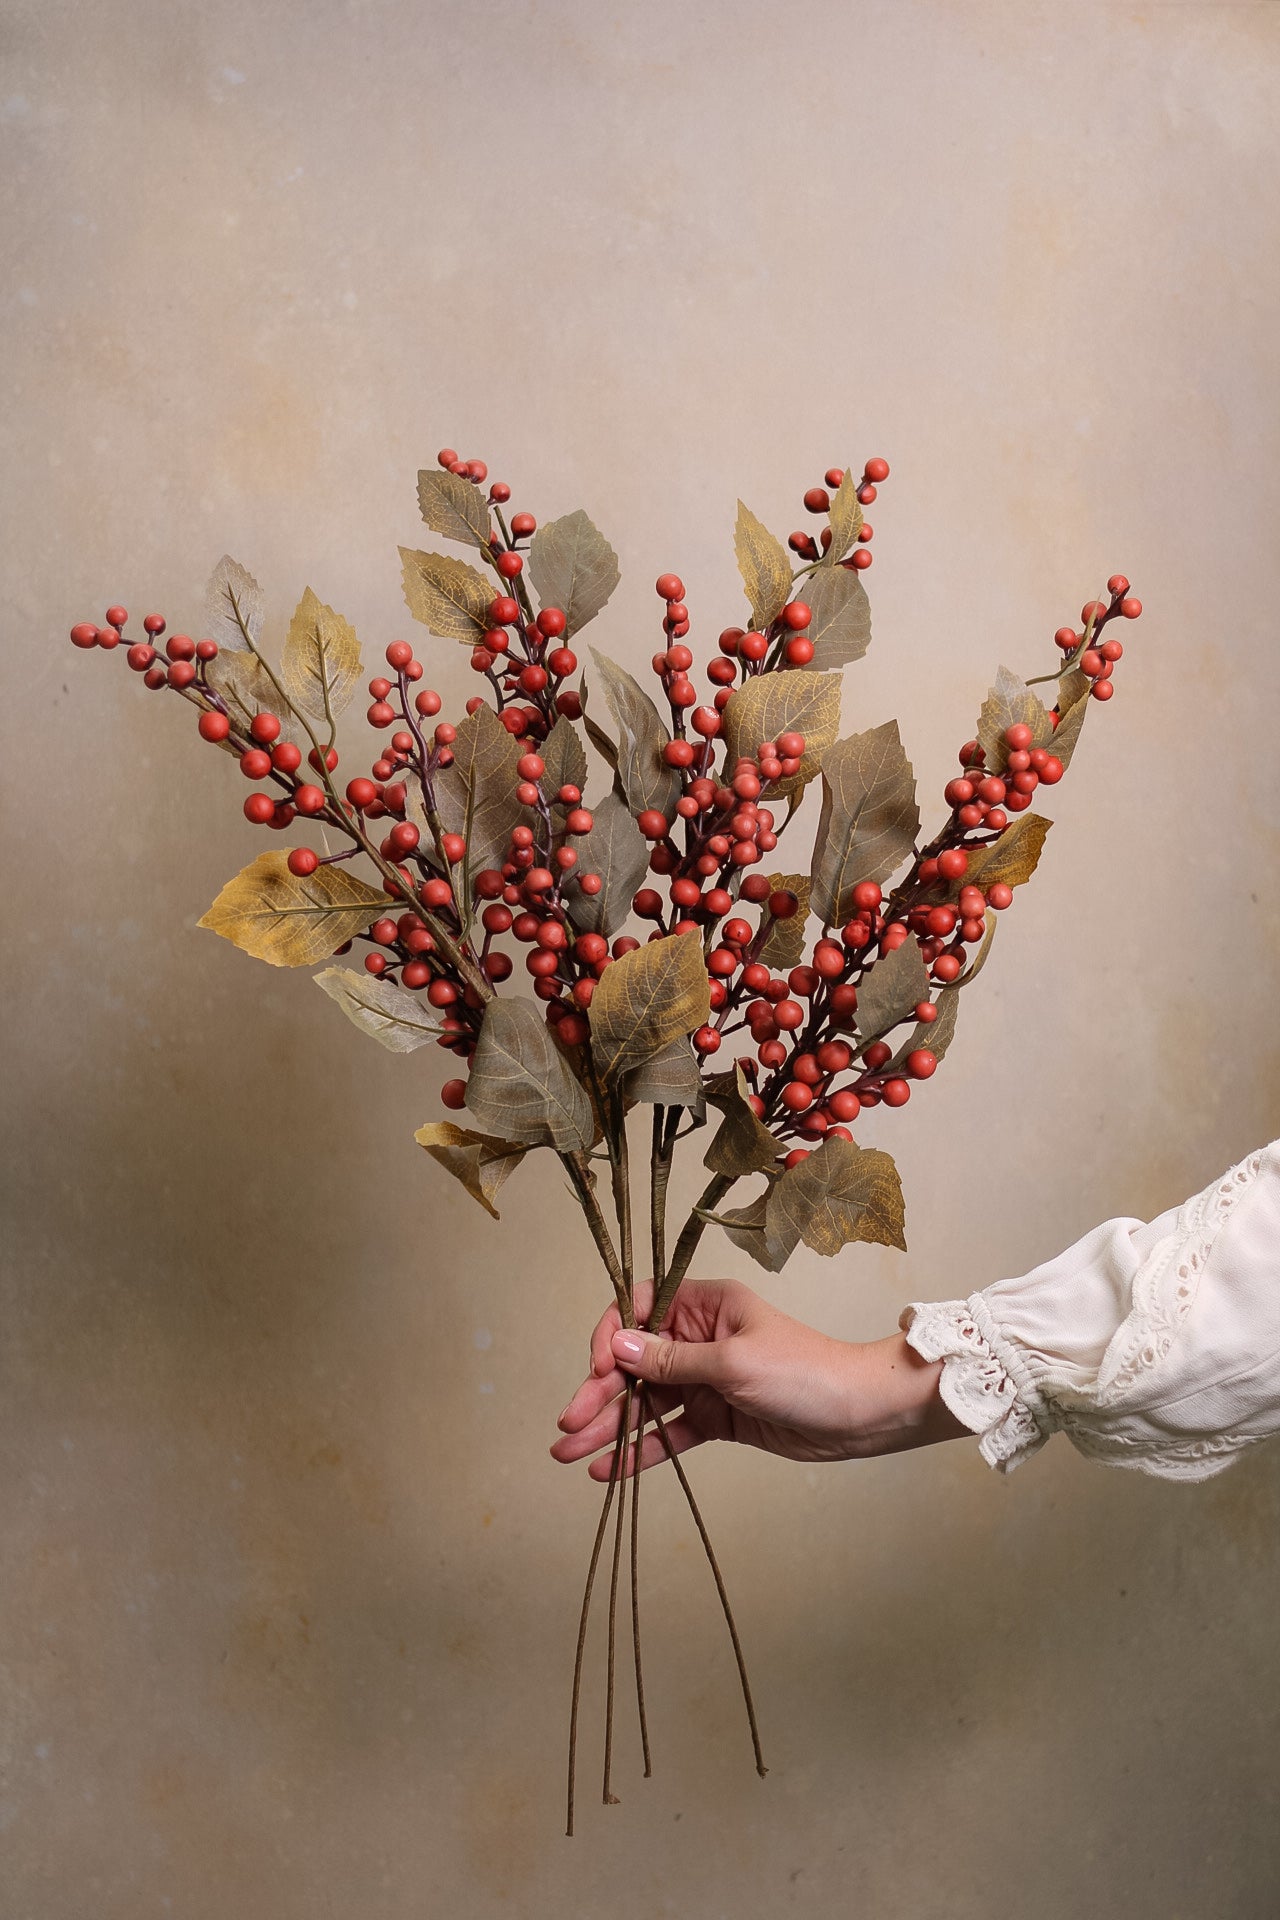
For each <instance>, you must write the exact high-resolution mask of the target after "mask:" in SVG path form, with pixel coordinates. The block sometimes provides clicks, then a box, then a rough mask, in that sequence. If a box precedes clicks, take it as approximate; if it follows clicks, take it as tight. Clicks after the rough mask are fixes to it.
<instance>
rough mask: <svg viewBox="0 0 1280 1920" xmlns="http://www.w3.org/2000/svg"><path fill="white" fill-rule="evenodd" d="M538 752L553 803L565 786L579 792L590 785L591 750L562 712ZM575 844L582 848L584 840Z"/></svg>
mask: <svg viewBox="0 0 1280 1920" xmlns="http://www.w3.org/2000/svg"><path fill="white" fill-rule="evenodd" d="M538 752H539V753H540V754H541V756H542V763H543V765H544V766H545V768H546V772H545V773H544V774H543V776H542V791H543V792H544V793H545V794H546V796H547V798H548V800H550V801H551V803H552V805H553V806H554V805H555V804H556V801H555V796H556V794H557V793H558V792H559V791H560V789H561V787H577V789H578V791H579V792H581V791H582V789H583V787H584V786H585V785H586V784H587V750H586V748H585V747H584V746H583V744H582V741H581V740H580V739H579V737H578V729H577V728H576V727H575V726H574V724H573V722H572V720H568V719H566V718H565V716H564V714H561V715H560V717H559V719H558V720H557V721H556V723H555V725H554V727H552V729H551V731H550V733H549V734H548V735H547V737H546V739H545V740H544V741H543V743H542V745H541V746H540V747H539V748H538ZM574 845H575V846H577V847H579V848H581V845H582V842H581V841H580V840H575V842H574Z"/></svg>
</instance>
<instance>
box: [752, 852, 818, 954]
mask: <svg viewBox="0 0 1280 1920" xmlns="http://www.w3.org/2000/svg"><path fill="white" fill-rule="evenodd" d="M769 889H770V891H771V892H772V893H794V895H795V897H796V903H797V904H796V910H795V912H794V913H793V914H792V916H791V918H790V919H789V920H775V919H774V918H773V917H772V915H771V914H769V913H768V909H767V908H766V910H765V912H766V924H767V928H768V931H767V932H766V934H765V936H764V939H763V940H762V941H761V943H760V951H759V953H758V954H757V955H756V958H757V959H758V960H759V961H761V962H762V964H763V965H764V966H766V967H772V968H773V969H774V971H775V973H788V972H790V970H791V968H792V967H797V966H799V964H800V961H801V959H802V958H803V956H804V950H805V947H806V946H807V944H808V923H809V895H810V880H809V876H808V874H807V873H771V874H770V875H769Z"/></svg>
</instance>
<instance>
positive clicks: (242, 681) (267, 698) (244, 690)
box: [205, 647, 299, 798]
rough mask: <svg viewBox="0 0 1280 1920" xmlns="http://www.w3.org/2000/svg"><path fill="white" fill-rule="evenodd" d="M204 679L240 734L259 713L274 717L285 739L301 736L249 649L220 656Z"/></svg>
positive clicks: (260, 664)
mask: <svg viewBox="0 0 1280 1920" xmlns="http://www.w3.org/2000/svg"><path fill="white" fill-rule="evenodd" d="M205 679H206V680H207V681H208V683H209V685H210V687H212V689H213V691H214V692H215V693H216V694H217V695H218V697H219V699H220V700H221V701H222V704H223V706H224V707H225V708H226V710H227V714H228V717H229V719H230V721H231V724H232V726H233V727H234V728H235V729H236V731H237V733H247V732H248V731H249V727H250V724H251V722H252V720H253V717H254V715H255V714H257V713H274V714H275V716H276V718H277V719H278V720H279V721H280V723H281V726H282V729H283V733H282V736H281V737H282V738H284V739H289V738H292V737H293V736H294V735H296V734H298V733H299V729H298V728H297V726H296V723H295V722H294V720H293V716H292V715H291V714H290V712H289V710H288V708H287V707H286V706H285V703H284V702H283V700H281V698H280V695H279V693H278V692H277V691H276V688H275V685H274V683H273V681H272V679H271V675H270V674H269V673H268V672H267V669H266V668H265V667H264V666H263V664H262V662H261V660H259V658H258V656H257V654H256V653H250V652H249V650H248V648H247V647H241V648H240V650H239V651H238V652H234V651H232V652H227V653H219V654H218V656H217V658H216V659H214V660H210V662H209V664H208V666H207V667H206V668H205ZM282 708H284V711H283V712H282V711H281V709H282ZM281 797H282V798H283V795H282V796H281Z"/></svg>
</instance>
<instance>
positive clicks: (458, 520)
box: [418, 467, 493, 597]
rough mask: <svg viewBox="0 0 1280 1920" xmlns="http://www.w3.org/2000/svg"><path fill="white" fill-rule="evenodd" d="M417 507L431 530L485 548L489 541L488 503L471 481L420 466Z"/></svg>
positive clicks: (468, 544) (484, 549) (490, 535)
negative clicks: (421, 469)
mask: <svg viewBox="0 0 1280 1920" xmlns="http://www.w3.org/2000/svg"><path fill="white" fill-rule="evenodd" d="M418 506H419V508H420V510H421V513H422V517H423V519H424V520H425V521H426V523H427V525H428V526H429V527H430V529H431V531H432V533H442V534H443V535H444V537H445V539H446V540H460V541H461V542H462V543H463V545H464V546H472V547H479V548H480V549H481V551H482V552H484V551H487V549H488V547H489V545H490V543H491V542H492V540H493V526H492V523H491V522H490V519H489V506H488V502H487V501H486V500H485V497H484V495H483V493H482V492H481V491H480V489H479V487H478V486H476V485H475V484H474V483H473V482H472V481H470V480H464V479H463V478H462V475H461V474H457V473H446V472H445V471H444V469H443V468H430V467H428V468H424V469H423V471H422V472H421V473H420V474H419V475H418ZM491 597H492V596H491Z"/></svg>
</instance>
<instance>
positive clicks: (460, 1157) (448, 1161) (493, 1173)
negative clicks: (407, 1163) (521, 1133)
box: [413, 1120, 528, 1220]
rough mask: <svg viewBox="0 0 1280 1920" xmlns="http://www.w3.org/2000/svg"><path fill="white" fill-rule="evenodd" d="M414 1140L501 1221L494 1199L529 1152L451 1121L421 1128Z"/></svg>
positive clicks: (433, 1121)
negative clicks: (456, 1125)
mask: <svg viewBox="0 0 1280 1920" xmlns="http://www.w3.org/2000/svg"><path fill="white" fill-rule="evenodd" d="M413 1137H414V1139H415V1140H416V1141H417V1143H418V1145H419V1146H420V1147H425V1148H426V1150H427V1152H428V1153H429V1154H430V1155H431V1158H432V1159H433V1160H438V1161H439V1163H440V1165H441V1166H442V1167H447V1168H448V1170H449V1172H450V1173H451V1174H452V1175H453V1176H454V1178H455V1179H456V1180H461V1182H462V1184H463V1186H464V1187H465V1188H466V1190H467V1192H468V1193H469V1194H471V1195H472V1197H473V1198H474V1199H476V1200H478V1201H479V1202H480V1205H481V1206H482V1207H483V1208H484V1210H485V1212H486V1213H488V1214H492V1216H493V1218H494V1219H495V1220H497V1219H498V1218H499V1214H498V1209H497V1208H496V1207H495V1206H494V1204H493V1198H494V1195H495V1194H496V1193H497V1191H498V1189H499V1187H501V1185H502V1183H503V1181H504V1180H505V1179H506V1178H507V1175H508V1174H510V1173H514V1172H515V1170H516V1168H517V1167H518V1166H519V1165H520V1162H521V1161H522V1160H523V1159H524V1156H525V1154H526V1152H527V1151H528V1149H527V1148H526V1147H522V1146H518V1145H517V1144H516V1142H515V1141H514V1140H496V1139H494V1137H493V1136H492V1135H491V1134H487V1133H473V1132H472V1131H471V1129H470V1127H455V1126H454V1124H453V1122H452V1121H451V1120H431V1121H428V1123H427V1125H426V1126H425V1127H419V1128H418V1131H417V1132H416V1133H415V1134H414V1136H413Z"/></svg>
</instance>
